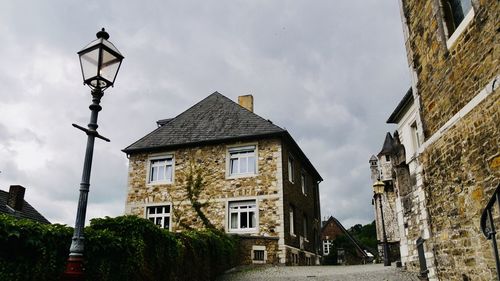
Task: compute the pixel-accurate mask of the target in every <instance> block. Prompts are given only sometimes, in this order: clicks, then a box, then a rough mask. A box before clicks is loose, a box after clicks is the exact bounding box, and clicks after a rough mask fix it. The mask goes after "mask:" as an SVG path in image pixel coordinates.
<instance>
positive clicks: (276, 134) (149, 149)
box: [122, 131, 286, 154]
mask: <svg viewBox="0 0 500 281" xmlns="http://www.w3.org/2000/svg"><path fill="white" fill-rule="evenodd" d="M285 132H286V131H277V132H272V133H265V134H255V135H246V136H238V137H227V138H218V139H212V140H203V141H196V142H187V143H178V144H170V145H160V146H149V147H141V148H132V149H129V148H128V147H127V148H125V149H123V150H122V151H123V152H125V153H127V154H130V153H140V152H153V151H159V150H165V149H174V148H181V147H193V146H198V145H208V144H217V143H224V142H229V141H236V140H249V139H256V138H271V137H280V136H282V135H283V134H284V133H285ZM129 147H130V146H129Z"/></svg>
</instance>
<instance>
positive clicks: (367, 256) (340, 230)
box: [321, 216, 373, 264]
mask: <svg viewBox="0 0 500 281" xmlns="http://www.w3.org/2000/svg"><path fill="white" fill-rule="evenodd" d="M321 244H322V248H321V249H322V252H323V262H324V263H325V261H327V260H328V261H329V262H331V264H365V263H367V262H371V261H372V260H373V255H372V254H371V253H369V252H367V251H365V247H364V246H363V245H361V244H360V243H359V241H357V240H356V239H355V238H354V237H353V236H352V235H351V234H350V233H349V232H348V231H347V230H346V229H345V228H344V226H343V225H342V224H341V223H340V222H339V221H338V220H337V219H336V218H334V217H333V216H330V218H329V219H328V220H326V221H324V222H323V223H322V227H321ZM330 257H333V260H331V259H330Z"/></svg>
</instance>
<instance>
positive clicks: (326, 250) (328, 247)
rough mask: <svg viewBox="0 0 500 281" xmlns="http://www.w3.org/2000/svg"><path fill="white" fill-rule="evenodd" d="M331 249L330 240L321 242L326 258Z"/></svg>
mask: <svg viewBox="0 0 500 281" xmlns="http://www.w3.org/2000/svg"><path fill="white" fill-rule="evenodd" d="M331 248H332V240H323V255H325V256H328V255H329V254H330V250H331Z"/></svg>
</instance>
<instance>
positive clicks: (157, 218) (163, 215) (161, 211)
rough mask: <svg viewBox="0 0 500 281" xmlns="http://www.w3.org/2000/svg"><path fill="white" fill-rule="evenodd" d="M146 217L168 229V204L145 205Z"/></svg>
mask: <svg viewBox="0 0 500 281" xmlns="http://www.w3.org/2000/svg"><path fill="white" fill-rule="evenodd" d="M146 218H147V219H149V220H150V221H152V222H153V223H154V224H156V225H157V226H158V227H160V228H164V229H168V230H170V205H164V206H149V207H146Z"/></svg>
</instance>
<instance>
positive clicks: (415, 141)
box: [410, 122, 419, 154]
mask: <svg viewBox="0 0 500 281" xmlns="http://www.w3.org/2000/svg"><path fill="white" fill-rule="evenodd" d="M410 129H411V141H412V145H413V152H414V153H415V154H416V153H417V150H418V147H419V139H418V132H417V122H414V123H413V124H411V126H410Z"/></svg>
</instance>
